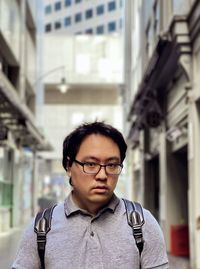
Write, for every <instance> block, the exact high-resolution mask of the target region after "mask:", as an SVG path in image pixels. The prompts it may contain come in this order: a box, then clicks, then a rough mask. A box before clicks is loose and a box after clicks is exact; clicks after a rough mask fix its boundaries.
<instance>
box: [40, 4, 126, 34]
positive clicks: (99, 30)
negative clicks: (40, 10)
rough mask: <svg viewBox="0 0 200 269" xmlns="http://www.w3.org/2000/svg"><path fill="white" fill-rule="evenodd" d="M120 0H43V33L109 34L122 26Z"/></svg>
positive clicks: (117, 30)
mask: <svg viewBox="0 0 200 269" xmlns="http://www.w3.org/2000/svg"><path fill="white" fill-rule="evenodd" d="M123 2H124V1H123V0H112V1H111V0H103V1H102V0H96V1H93V0H46V1H45V32H47V33H52V32H53V33H65V34H66V33H67V34H104V35H105V34H111V33H114V32H121V31H122V27H123V22H122V16H123V13H122V10H123Z"/></svg>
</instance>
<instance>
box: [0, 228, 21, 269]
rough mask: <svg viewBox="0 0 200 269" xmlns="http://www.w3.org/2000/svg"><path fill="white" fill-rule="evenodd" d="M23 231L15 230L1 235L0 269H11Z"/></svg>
mask: <svg viewBox="0 0 200 269" xmlns="http://www.w3.org/2000/svg"><path fill="white" fill-rule="evenodd" d="M21 233H22V229H13V230H12V231H10V232H7V233H3V234H0V268H1V269H11V265H12V262H13V260H14V258H15V255H16V250H17V247H18V243H19V239H20V236H21Z"/></svg>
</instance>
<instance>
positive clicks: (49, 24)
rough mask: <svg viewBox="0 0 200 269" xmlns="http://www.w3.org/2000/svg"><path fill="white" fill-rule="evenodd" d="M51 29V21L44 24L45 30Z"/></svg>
mask: <svg viewBox="0 0 200 269" xmlns="http://www.w3.org/2000/svg"><path fill="white" fill-rule="evenodd" d="M50 31H51V23H48V24H46V25H45V32H50Z"/></svg>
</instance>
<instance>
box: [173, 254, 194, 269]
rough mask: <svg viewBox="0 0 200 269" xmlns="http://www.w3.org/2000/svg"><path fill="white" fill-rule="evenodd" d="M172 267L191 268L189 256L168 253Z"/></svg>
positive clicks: (178, 268) (174, 268) (179, 268)
mask: <svg viewBox="0 0 200 269" xmlns="http://www.w3.org/2000/svg"><path fill="white" fill-rule="evenodd" d="M168 257H169V268H170V269H190V266H189V258H186V257H176V256H171V255H168Z"/></svg>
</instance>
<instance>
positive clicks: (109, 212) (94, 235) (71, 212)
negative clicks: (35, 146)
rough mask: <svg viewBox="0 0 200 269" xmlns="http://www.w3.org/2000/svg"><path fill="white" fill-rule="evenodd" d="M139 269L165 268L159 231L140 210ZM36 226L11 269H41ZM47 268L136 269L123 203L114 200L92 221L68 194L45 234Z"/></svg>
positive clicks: (28, 232) (135, 252) (136, 258)
mask: <svg viewBox="0 0 200 269" xmlns="http://www.w3.org/2000/svg"><path fill="white" fill-rule="evenodd" d="M144 218H145V224H144V226H143V235H144V240H145V243H144V249H143V252H142V257H141V259H142V260H141V261H142V268H143V269H147V268H156V269H159V268H160V269H167V268H169V266H168V260H167V255H166V249H165V242H164V238H163V234H162V231H161V229H160V227H159V225H158V223H157V222H156V220H155V219H154V217H153V216H152V215H151V213H150V212H149V211H147V210H145V209H144ZM33 223H34V221H32V222H31V224H30V225H29V226H28V227H27V229H26V231H25V233H24V235H23V237H22V240H21V243H20V246H19V250H18V253H17V257H16V259H15V261H14V263H13V267H12V268H13V269H39V268H40V261H39V257H38V252H37V243H36V234H35V233H34V229H33V225H34V224H33ZM45 265H46V269H119V268H120V269H133V268H134V269H139V253H138V249H137V247H136V244H135V240H134V237H133V234H132V229H131V227H130V226H129V225H128V224H127V218H126V211H125V206H124V203H123V201H122V200H121V199H119V198H117V197H116V196H115V195H113V198H112V199H111V201H110V203H109V204H108V205H107V206H106V207H105V208H103V209H101V210H100V211H99V212H98V214H97V215H96V216H92V215H91V214H90V213H88V212H87V211H86V210H82V209H80V208H78V207H77V206H76V205H75V204H74V202H73V200H72V196H71V194H70V195H69V196H68V197H67V199H66V200H65V202H64V203H61V204H59V205H58V206H56V207H55V209H54V211H53V217H52V228H51V231H50V232H49V233H48V235H47V244H46V253H45Z"/></svg>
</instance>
